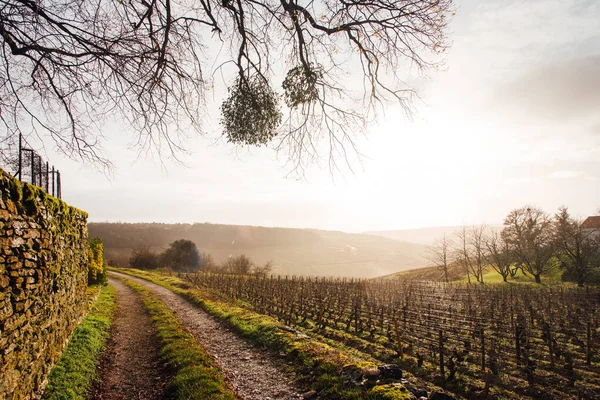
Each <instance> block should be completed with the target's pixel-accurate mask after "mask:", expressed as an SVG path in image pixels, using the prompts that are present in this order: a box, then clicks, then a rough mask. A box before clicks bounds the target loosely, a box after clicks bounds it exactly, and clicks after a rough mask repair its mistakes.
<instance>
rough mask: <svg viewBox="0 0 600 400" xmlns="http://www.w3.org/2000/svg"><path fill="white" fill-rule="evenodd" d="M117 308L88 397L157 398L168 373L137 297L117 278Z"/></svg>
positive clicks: (113, 399) (98, 399) (113, 281)
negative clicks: (94, 381)
mask: <svg viewBox="0 0 600 400" xmlns="http://www.w3.org/2000/svg"><path fill="white" fill-rule="evenodd" d="M108 281H109V283H110V284H111V285H112V286H114V287H115V288H116V289H117V310H116V312H115V317H114V320H113V324H112V327H111V332H110V338H109V339H108V340H107V346H106V351H104V353H103V354H102V357H101V359H100V364H99V367H98V368H99V372H98V376H97V379H96V383H95V385H94V387H93V388H92V390H91V393H90V397H89V398H90V399H91V400H133V399H144V400H155V399H156V400H158V399H163V398H164V397H165V386H166V383H167V382H168V381H169V378H170V376H171V375H170V373H169V371H168V369H167V367H166V365H165V363H164V362H162V361H161V360H160V358H159V356H158V352H159V349H160V343H159V340H158V338H157V336H156V331H155V329H154V325H153V324H152V321H151V320H150V316H149V314H148V312H147V311H146V309H145V307H144V304H143V303H142V300H141V298H140V296H139V295H138V294H137V293H136V292H134V291H133V290H132V289H130V288H129V287H128V286H126V285H125V284H123V283H122V282H121V281H119V280H118V279H114V278H109V280H108Z"/></svg>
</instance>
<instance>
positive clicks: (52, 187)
mask: <svg viewBox="0 0 600 400" xmlns="http://www.w3.org/2000/svg"><path fill="white" fill-rule="evenodd" d="M3 158H4V160H3V161H4V163H5V164H6V166H7V167H8V168H9V169H10V170H12V171H16V172H15V173H14V174H13V176H14V177H15V178H17V179H19V180H20V181H22V182H28V183H31V184H32V185H36V186H39V187H41V188H42V189H44V190H45V191H46V193H48V194H51V195H52V196H54V197H57V198H59V199H60V198H61V197H62V190H61V189H62V183H61V177H60V171H59V170H58V169H56V168H54V165H52V166H50V163H49V162H48V161H46V160H44V159H43V158H42V156H41V155H40V154H39V153H38V152H37V151H35V150H33V149H31V148H29V147H26V143H24V140H23V137H22V136H21V135H19V144H18V148H17V149H16V151H15V152H14V154H12V155H11V156H10V157H3Z"/></svg>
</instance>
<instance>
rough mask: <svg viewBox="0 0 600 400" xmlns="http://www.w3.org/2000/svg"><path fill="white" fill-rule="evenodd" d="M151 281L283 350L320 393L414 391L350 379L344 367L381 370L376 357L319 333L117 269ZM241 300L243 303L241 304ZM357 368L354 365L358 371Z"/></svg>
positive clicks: (372, 395) (175, 283) (349, 395)
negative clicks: (302, 331) (363, 384)
mask: <svg viewBox="0 0 600 400" xmlns="http://www.w3.org/2000/svg"><path fill="white" fill-rule="evenodd" d="M113 270H114V271H115V272H121V273H126V274H129V275H131V276H136V277H139V278H142V279H146V280H148V281H150V282H153V283H156V284H158V285H160V286H163V287H165V288H167V289H169V290H171V291H173V292H174V293H177V294H179V295H181V296H183V297H185V298H186V299H188V300H190V301H191V302H192V303H194V304H196V305H198V306H200V307H201V308H202V309H204V310H205V311H206V312H208V313H209V314H211V315H213V316H215V317H217V318H218V319H220V320H222V321H224V322H225V323H227V325H229V327H231V328H232V329H233V330H234V331H236V332H237V333H238V334H239V335H241V336H243V337H246V338H248V339H250V340H252V341H254V342H255V343H258V344H261V345H263V346H265V347H267V348H270V349H272V350H275V351H278V352H283V353H284V354H285V355H286V356H287V359H288V360H290V361H294V362H295V363H296V366H297V367H298V368H297V370H298V372H299V373H300V374H301V375H302V382H301V383H305V384H306V385H307V386H310V387H312V389H314V390H316V391H317V392H319V393H320V396H326V397H329V398H335V399H383V400H386V399H407V398H410V397H411V394H410V393H408V392H407V391H406V389H405V388H403V387H401V386H400V387H399V386H395V385H387V384H385V385H376V386H374V387H370V388H367V387H361V386H357V385H355V384H352V383H350V384H349V383H348V382H347V381H346V380H345V379H344V378H343V377H342V370H343V369H344V368H346V369H353V367H356V368H358V369H360V370H366V369H369V368H376V367H377V361H376V360H375V359H373V358H372V357H370V356H369V355H367V354H364V353H361V352H359V351H357V350H355V349H352V348H349V347H346V346H344V345H341V344H336V345H330V344H331V343H330V344H327V343H323V341H322V340H321V339H318V338H316V337H313V336H311V337H304V336H302V335H297V334H296V333H294V332H289V331H288V330H286V329H285V327H284V326H283V325H282V324H281V323H280V322H279V321H277V320H276V319H275V318H273V317H271V316H268V315H264V314H259V313H256V312H253V311H250V310H248V309H246V308H244V307H243V306H240V304H233V303H232V302H230V301H228V300H226V299H224V298H223V297H221V296H219V295H218V294H217V293H214V292H212V291H210V290H207V289H202V288H197V287H195V286H194V285H192V284H190V283H188V282H184V281H182V280H181V279H179V278H177V277H173V276H161V275H158V274H155V273H152V272H148V271H140V270H135V269H124V268H119V269H113ZM237 303H240V302H237ZM356 368H355V369H356Z"/></svg>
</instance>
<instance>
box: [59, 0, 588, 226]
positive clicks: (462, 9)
mask: <svg viewBox="0 0 600 400" xmlns="http://www.w3.org/2000/svg"><path fill="white" fill-rule="evenodd" d="M456 5H457V6H458V13H457V15H456V17H455V18H454V20H453V23H452V29H451V32H450V35H451V38H452V41H453V45H452V48H451V50H450V54H449V55H448V57H447V59H446V68H445V69H444V70H442V71H439V72H436V73H434V74H433V75H432V76H431V77H430V79H429V80H427V81H426V82H424V83H420V84H419V86H420V88H421V96H422V102H419V103H417V104H416V107H417V115H416V116H415V117H414V118H413V119H412V120H410V121H409V120H407V119H406V118H405V117H404V115H403V113H402V112H400V110H399V109H398V108H397V107H395V106H390V107H389V108H388V109H387V110H386V113H385V115H381V116H380V120H379V122H378V124H377V125H376V126H374V127H372V128H371V129H370V131H369V136H368V138H367V139H364V140H363V139H361V140H359V142H358V144H359V150H360V151H361V152H362V153H363V154H364V155H365V158H364V159H363V162H362V164H355V165H354V166H353V167H354V172H353V173H351V172H348V171H345V172H344V173H343V174H340V173H338V174H336V175H334V176H333V178H332V176H331V175H330V174H329V172H328V170H327V169H326V167H324V168H319V167H317V166H315V167H313V168H311V169H309V170H308V172H307V176H306V180H304V181H302V180H295V179H290V178H286V175H287V172H288V170H287V169H286V168H285V166H284V165H283V162H282V161H281V160H278V159H277V155H276V154H275V153H274V152H273V151H272V150H269V149H260V150H252V151H247V150H236V149H234V148H233V147H231V146H230V145H227V144H226V143H223V142H222V141H220V140H215V139H216V138H218V137H219V132H218V125H217V124H216V123H215V121H214V119H212V120H211V119H210V117H209V120H208V121H207V125H206V126H207V129H208V130H209V133H208V134H207V135H206V136H205V137H196V138H192V139H190V140H188V141H187V142H186V147H187V148H188V149H189V151H190V155H189V156H182V159H183V161H184V162H185V166H181V165H178V164H175V163H171V162H169V161H168V160H167V161H166V163H165V164H166V165H165V167H163V166H161V163H160V162H159V161H158V160H156V159H149V160H148V159H143V158H142V159H140V157H139V156H138V154H137V153H136V152H135V151H133V150H129V149H128V145H129V144H130V143H131V141H132V140H133V138H134V135H133V134H131V133H130V132H127V131H126V130H121V129H120V128H119V127H118V126H113V125H107V128H106V136H107V141H106V144H105V150H106V154H107V155H108V156H109V157H110V158H111V160H112V162H113V163H114V164H115V169H114V172H113V175H112V176H111V177H110V179H107V177H106V176H105V175H103V174H100V173H97V172H94V171H93V170H91V169H90V168H89V167H87V166H81V165H77V164H75V163H73V162H70V161H68V160H65V159H57V158H56V156H53V161H54V163H55V164H57V165H59V166H60V169H61V171H62V173H63V186H64V187H63V198H64V199H65V200H66V201H67V202H68V203H70V204H72V205H74V206H76V207H79V208H81V209H84V210H86V211H88V212H89V214H90V221H128V222H142V221H147V222H150V221H158V222H214V223H227V224H248V225H266V226H284V227H305V228H320V229H334V230H344V231H350V232H360V231H367V230H383V229H408V228H417V227H427V226H441V225H460V224H471V223H480V222H487V223H490V224H498V223H501V222H502V219H503V217H504V216H505V215H506V214H507V213H508V211H510V210H511V209H513V208H515V207H519V206H522V205H525V204H536V205H539V206H541V207H542V208H544V209H545V210H546V211H549V212H554V211H555V210H556V208H557V207H558V206H560V205H563V204H564V205H567V206H568V207H569V208H570V209H571V211H572V212H573V213H574V214H575V215H579V216H586V215H589V214H593V213H594V212H595V210H596V209H597V208H598V206H600V182H599V178H600V23H599V22H598V21H600V2H598V1H595V0H588V1H573V0H527V1H493V0H492V1H485V2H482V1H466V0H465V1H460V0H457V1H456ZM210 100H211V99H209V101H210ZM212 110H215V107H214V106H213V108H212ZM211 114H215V113H214V112H211ZM281 156H282V155H280V157H281Z"/></svg>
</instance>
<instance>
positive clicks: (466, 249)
mask: <svg viewBox="0 0 600 400" xmlns="http://www.w3.org/2000/svg"><path fill="white" fill-rule="evenodd" d="M485 230H486V225H485V224H481V225H479V226H475V225H473V226H471V227H470V228H467V227H466V226H464V225H463V226H462V227H461V230H460V231H458V233H457V237H458V243H459V245H458V247H457V248H456V250H455V259H456V262H457V263H458V264H459V265H461V266H462V268H463V270H464V271H465V272H466V274H467V281H468V282H469V283H471V275H473V276H474V277H475V279H476V281H477V282H479V283H483V273H484V272H485V271H484V270H485V252H486V248H485V243H484V233H485Z"/></svg>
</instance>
